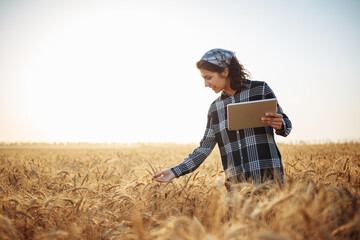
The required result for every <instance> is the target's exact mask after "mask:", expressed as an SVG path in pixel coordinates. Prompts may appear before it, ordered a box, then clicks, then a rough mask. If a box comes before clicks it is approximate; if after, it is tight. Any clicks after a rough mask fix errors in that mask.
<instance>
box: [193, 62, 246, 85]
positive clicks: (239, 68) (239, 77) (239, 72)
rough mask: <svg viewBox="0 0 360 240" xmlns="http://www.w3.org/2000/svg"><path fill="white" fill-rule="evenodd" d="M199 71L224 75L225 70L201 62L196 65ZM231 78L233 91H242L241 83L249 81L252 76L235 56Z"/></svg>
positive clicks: (230, 72)
mask: <svg viewBox="0 0 360 240" xmlns="http://www.w3.org/2000/svg"><path fill="white" fill-rule="evenodd" d="M196 67H197V68H198V69H205V70H208V71H211V72H217V73H219V74H220V73H222V72H223V71H224V70H225V68H222V67H219V66H217V65H215V64H212V63H210V62H208V61H205V60H200V61H198V62H197V63H196ZM229 78H230V87H231V89H233V90H238V91H240V90H241V83H242V82H243V81H244V80H245V79H247V78H251V74H250V73H249V71H247V70H246V69H245V68H244V66H243V65H242V64H241V63H239V60H238V59H237V58H236V57H235V56H233V57H232V58H231V61H230V64H229Z"/></svg>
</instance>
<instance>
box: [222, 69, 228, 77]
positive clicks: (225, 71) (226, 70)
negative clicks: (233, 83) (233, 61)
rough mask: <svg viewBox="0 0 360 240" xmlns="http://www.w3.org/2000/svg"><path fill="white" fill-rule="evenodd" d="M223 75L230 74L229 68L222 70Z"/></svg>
mask: <svg viewBox="0 0 360 240" xmlns="http://www.w3.org/2000/svg"><path fill="white" fill-rule="evenodd" d="M221 76H223V77H224V78H227V77H228V76H229V69H228V68H225V69H224V71H222V73H221Z"/></svg>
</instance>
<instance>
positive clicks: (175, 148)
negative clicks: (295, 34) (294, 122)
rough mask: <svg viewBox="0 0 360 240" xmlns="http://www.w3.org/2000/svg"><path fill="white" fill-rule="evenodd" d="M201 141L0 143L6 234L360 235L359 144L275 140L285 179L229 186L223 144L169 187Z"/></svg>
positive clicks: (1, 228) (0, 224)
mask: <svg viewBox="0 0 360 240" xmlns="http://www.w3.org/2000/svg"><path fill="white" fill-rule="evenodd" d="M194 147H196V146H195V145H176V144H132V145H124V146H117V147H101V146H91V147H79V146H75V147H74V146H46V147H39V146H36V147H21V146H17V147H14V146H8V147H6V146H5V147H4V146H3V147H1V148H0V162H1V166H0V239H164V240H165V239H175V240H176V239H208V240H223V239H226V240H228V239H229V240H231V239H264V240H265V239H284V240H285V239H360V210H359V203H360V202H359V192H360V191H359V189H360V143H356V142H354V143H342V144H340V143H338V144H334V143H332V144H319V145H306V144H297V145H279V148H280V151H281V152H282V156H283V163H284V171H285V184H284V185H282V184H281V183H280V182H278V181H275V182H268V183H264V184H261V185H252V184H251V183H242V184H238V185H237V186H236V189H237V191H235V192H232V193H228V192H227V191H226V189H225V187H224V173H223V171H222V167H221V161H220V156H219V152H218V150H217V149H216V148H215V150H214V151H213V153H212V154H211V155H210V157H209V158H208V159H207V160H205V162H204V163H203V164H202V165H201V166H200V167H199V168H198V169H197V170H196V171H195V172H193V173H190V174H188V175H186V176H183V177H180V178H178V179H174V180H173V181H172V182H170V183H168V184H160V183H157V182H154V181H152V180H151V178H152V176H153V175H154V173H155V172H158V171H160V170H162V169H165V168H168V167H172V166H173V165H175V164H177V163H180V162H181V161H182V160H183V159H184V158H185V157H186V156H187V155H188V154H189V153H190V152H192V150H193V149H194Z"/></svg>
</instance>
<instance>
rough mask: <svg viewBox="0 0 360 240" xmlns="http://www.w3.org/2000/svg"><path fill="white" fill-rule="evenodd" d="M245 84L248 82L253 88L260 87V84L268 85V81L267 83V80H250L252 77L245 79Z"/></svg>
mask: <svg viewBox="0 0 360 240" xmlns="http://www.w3.org/2000/svg"><path fill="white" fill-rule="evenodd" d="M244 84H248V85H250V86H251V87H252V88H253V87H258V86H265V85H267V83H266V82H265V81H259V80H250V79H245V81H244Z"/></svg>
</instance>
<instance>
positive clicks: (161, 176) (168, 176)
mask: <svg viewBox="0 0 360 240" xmlns="http://www.w3.org/2000/svg"><path fill="white" fill-rule="evenodd" d="M174 178H175V175H174V173H173V172H172V171H171V170H170V169H166V170H164V171H161V172H160V173H158V174H156V175H155V176H153V178H152V180H155V181H158V182H162V183H164V182H168V181H171V180H172V179H174Z"/></svg>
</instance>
